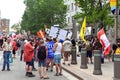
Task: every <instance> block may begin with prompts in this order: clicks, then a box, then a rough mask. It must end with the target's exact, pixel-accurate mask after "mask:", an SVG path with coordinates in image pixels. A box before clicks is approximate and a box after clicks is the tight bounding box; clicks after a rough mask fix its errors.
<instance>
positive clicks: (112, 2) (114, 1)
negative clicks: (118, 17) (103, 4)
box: [110, 0, 117, 14]
mask: <svg viewBox="0 0 120 80" xmlns="http://www.w3.org/2000/svg"><path fill="white" fill-rule="evenodd" d="M110 7H111V12H112V13H113V14H114V13H115V10H116V7H117V1H116V0H110Z"/></svg>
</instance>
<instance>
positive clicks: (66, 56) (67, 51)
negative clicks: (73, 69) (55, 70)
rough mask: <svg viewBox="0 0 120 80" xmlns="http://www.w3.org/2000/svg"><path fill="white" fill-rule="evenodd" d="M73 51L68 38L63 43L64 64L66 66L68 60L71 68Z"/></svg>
mask: <svg viewBox="0 0 120 80" xmlns="http://www.w3.org/2000/svg"><path fill="white" fill-rule="evenodd" d="M71 50H72V43H71V41H70V40H69V39H68V38H66V40H65V41H64V42H63V53H64V62H63V64H64V65H65V61H66V59H68V65H69V66H70V61H71V60H70V55H71Z"/></svg>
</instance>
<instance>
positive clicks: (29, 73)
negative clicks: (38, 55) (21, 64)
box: [24, 40, 35, 77]
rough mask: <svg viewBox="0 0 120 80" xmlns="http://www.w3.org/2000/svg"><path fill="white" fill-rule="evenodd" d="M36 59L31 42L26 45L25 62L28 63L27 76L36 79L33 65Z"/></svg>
mask: <svg viewBox="0 0 120 80" xmlns="http://www.w3.org/2000/svg"><path fill="white" fill-rule="evenodd" d="M33 58H34V47H33V46H32V44H31V40H28V42H27V43H26V44H25V45H24V61H25V62H26V76H28V77H35V75H34V74H33V73H32V65H33Z"/></svg>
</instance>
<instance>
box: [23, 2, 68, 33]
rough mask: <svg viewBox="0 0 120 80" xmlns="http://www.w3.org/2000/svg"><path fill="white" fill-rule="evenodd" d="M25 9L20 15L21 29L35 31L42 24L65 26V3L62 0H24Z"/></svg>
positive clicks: (42, 25) (41, 27)
mask: <svg viewBox="0 0 120 80" xmlns="http://www.w3.org/2000/svg"><path fill="white" fill-rule="evenodd" d="M24 3H25V5H26V9H25V12H24V15H23V17H22V22H21V26H22V29H25V30H30V31H31V32H32V33H36V32H37V31H38V30H39V29H43V28H44V25H47V26H52V25H54V24H59V25H60V26H61V27H65V25H66V24H65V14H66V10H67V9H66V8H67V7H66V5H64V2H63V0H57V1H56V0H24Z"/></svg>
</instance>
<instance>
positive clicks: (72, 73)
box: [62, 67, 84, 80]
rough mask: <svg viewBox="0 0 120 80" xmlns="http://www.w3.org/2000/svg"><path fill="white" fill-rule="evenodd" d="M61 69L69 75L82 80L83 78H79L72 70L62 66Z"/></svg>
mask: <svg viewBox="0 0 120 80" xmlns="http://www.w3.org/2000/svg"><path fill="white" fill-rule="evenodd" d="M62 69H63V70H65V71H67V72H68V73H70V74H71V75H73V76H74V77H76V78H77V79H79V80H84V79H83V78H81V77H80V76H78V75H76V74H75V73H74V72H72V71H70V70H68V69H66V68H64V67H62Z"/></svg>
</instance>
